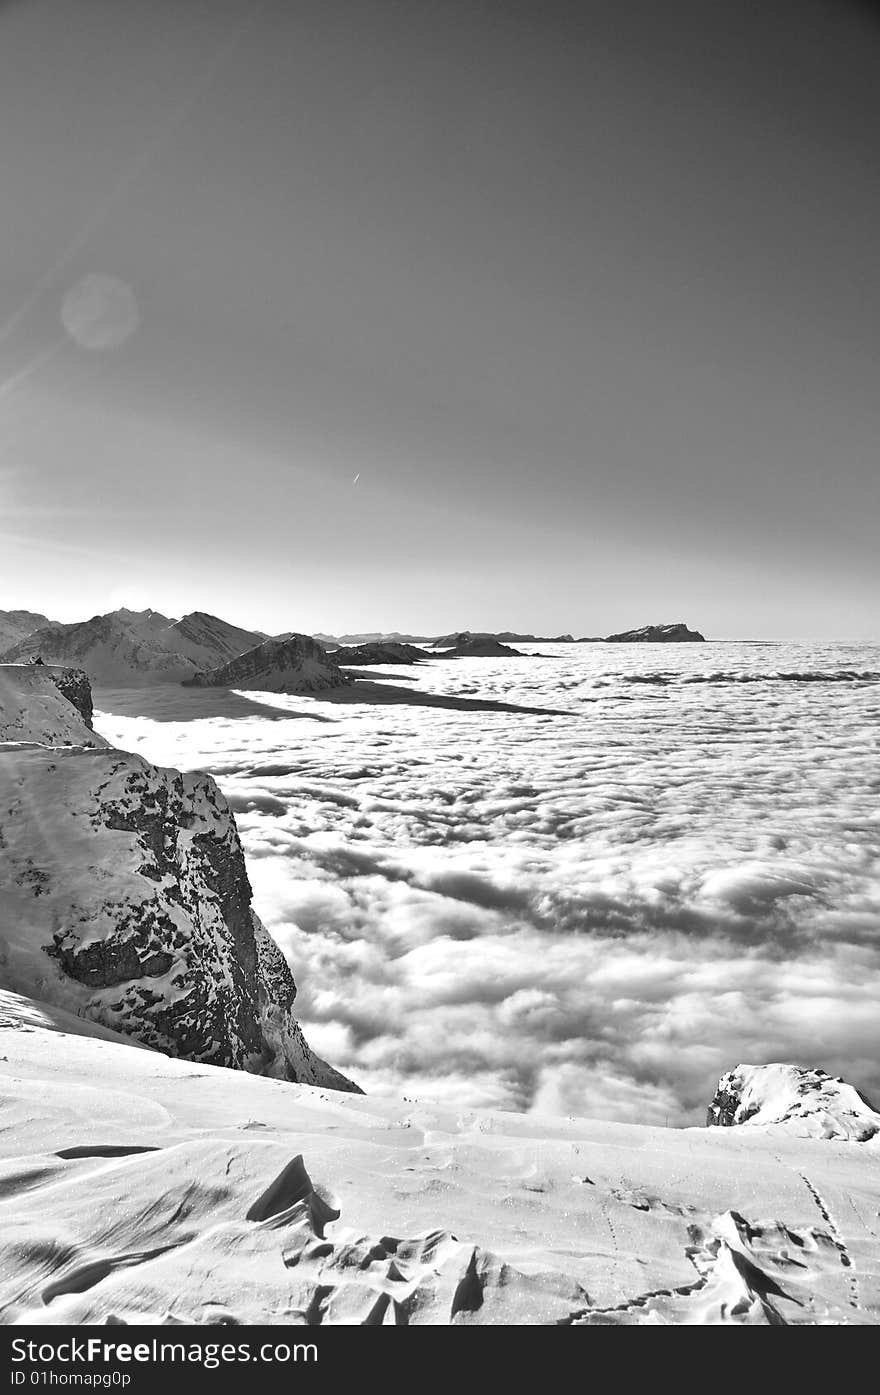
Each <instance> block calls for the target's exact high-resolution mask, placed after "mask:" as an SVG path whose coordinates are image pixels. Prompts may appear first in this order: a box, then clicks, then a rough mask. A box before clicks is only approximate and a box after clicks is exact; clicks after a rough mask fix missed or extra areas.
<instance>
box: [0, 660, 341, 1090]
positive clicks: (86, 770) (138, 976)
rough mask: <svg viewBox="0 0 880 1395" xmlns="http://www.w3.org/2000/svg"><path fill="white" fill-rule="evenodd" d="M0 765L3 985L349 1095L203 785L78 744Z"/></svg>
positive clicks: (23, 754)
mask: <svg viewBox="0 0 880 1395" xmlns="http://www.w3.org/2000/svg"><path fill="white" fill-rule="evenodd" d="M46 681H47V682H48V681H50V680H48V679H47V680H46ZM0 761H2V762H3V770H2V774H3V777H4V790H7V789H8V791H9V794H8V795H7V796H6V797H5V798H4V800H3V807H2V809H0V848H2V850H3V851H2V858H0V970H2V977H3V980H4V981H5V982H6V983H7V985H8V986H10V987H12V988H13V989H15V990H16V991H19V992H23V993H28V994H34V995H36V994H38V995H39V996H40V997H41V998H43V999H44V1000H46V1001H47V1002H50V1003H53V1004H55V1005H56V1006H58V1007H61V1008H64V1009H67V1010H69V1011H73V1012H76V1013H78V1014H79V1015H81V1016H85V1017H88V1018H91V1019H92V1020H93V1021H95V1022H99V1023H101V1024H102V1025H103V1026H105V1027H109V1028H111V1029H112V1030H114V1031H118V1032H122V1033H124V1034H126V1035H128V1036H131V1037H134V1038H136V1039H137V1040H138V1041H140V1042H142V1043H143V1044H144V1045H147V1046H152V1047H154V1048H156V1049H158V1050H160V1051H164V1052H166V1053H167V1054H169V1055H173V1056H183V1057H186V1058H188V1059H190V1060H197V1061H209V1062H211V1063H212V1064H214V1065H221V1066H229V1067H233V1068H236V1069H239V1070H250V1071H257V1072H260V1073H263V1074H270V1075H277V1076H280V1077H282V1078H284V1079H288V1080H301V1081H305V1082H306V1083H309V1084H323V1085H327V1086H329V1087H331V1088H334V1089H346V1090H354V1089H356V1088H357V1087H356V1086H354V1085H352V1084H351V1082H349V1081H347V1080H345V1079H344V1077H342V1076H340V1075H339V1074H338V1073H337V1072H336V1071H334V1070H332V1068H331V1067H329V1066H327V1065H326V1064H325V1062H323V1061H321V1060H320V1059H319V1058H318V1057H316V1056H314V1055H313V1054H312V1052H311V1051H310V1050H309V1048H308V1046H307V1045H306V1043H305V1041H304V1039H303V1036H302V1033H301V1031H300V1029H299V1026H298V1024H297V1023H296V1021H295V1019H294V1017H293V1014H292V1005H293V1001H294V998H295V995H296V987H295V984H294V982H293V978H292V976H291V974H290V970H289V969H288V967H287V964H286V962H285V960H284V957H283V955H282V954H281V952H280V950H279V949H278V947H277V945H275V943H274V941H272V940H271V938H270V937H269V935H268V934H267V932H266V930H265V929H264V927H263V926H262V925H261V923H260V921H259V920H258V918H257V917H256V916H255V914H254V912H253V910H252V908H251V887H250V883H249V881H248V877H247V871H246V868H245V863H244V854H243V851H242V847H241V843H240V841H239V838H238V832H237V829H236V827H235V823H234V820H233V818H232V815H231V813H230V811H229V808H228V805H227V804H226V801H225V799H224V797H223V795H222V794H221V793H220V790H219V789H218V788H217V786H216V784H215V783H214V781H213V780H212V779H211V778H210V777H209V776H207V775H203V774H181V773H180V772H179V771H176V770H170V769H161V768H159V767H157V766H153V765H150V764H149V763H148V762H147V761H145V760H142V759H141V758H140V757H139V756H135V755H130V754H128V753H126V752H122V751H115V750H110V749H104V750H95V749H92V750H89V749H86V748H84V747H78V748H72V749H70V750H51V749H49V748H48V747H45V746H22V747H19V748H18V749H17V750H16V749H15V748H9V749H7V750H6V751H4V752H3V753H2V754H0Z"/></svg>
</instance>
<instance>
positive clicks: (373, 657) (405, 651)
mask: <svg viewBox="0 0 880 1395" xmlns="http://www.w3.org/2000/svg"><path fill="white" fill-rule="evenodd" d="M435 657H436V655H432V654H429V653H428V651H427V649H419V648H418V646H417V645H415V644H401V643H399V642H398V641H397V640H384V641H382V642H381V643H379V642H378V641H377V642H376V643H375V644H344V645H340V646H339V648H338V649H333V650H332V651H331V658H332V659H333V661H334V662H335V663H337V664H350V665H352V666H356V665H359V664H360V665H369V664H415V663H418V662H419V660H420V659H430V658H435Z"/></svg>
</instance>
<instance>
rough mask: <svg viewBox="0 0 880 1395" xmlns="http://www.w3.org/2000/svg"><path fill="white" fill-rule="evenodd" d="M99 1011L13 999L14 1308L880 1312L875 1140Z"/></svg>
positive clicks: (6, 1311) (105, 1312)
mask: <svg viewBox="0 0 880 1395" xmlns="http://www.w3.org/2000/svg"><path fill="white" fill-rule="evenodd" d="M83 1025H84V1024H83V1023H82V1022H81V1021H80V1020H77V1019H70V1020H69V1019H66V1018H65V1016H64V1014H59V1013H57V1012H48V1013H47V1012H46V1011H44V1010H43V1009H42V1007H41V1005H40V1004H39V1003H34V1002H29V1001H26V1000H22V999H21V998H18V997H16V996H15V995H13V994H8V993H2V992H0V1100H2V1104H3V1111H2V1114H0V1151H2V1154H3V1161H2V1163H0V1322H5V1323H40V1324H59V1325H70V1324H74V1325H80V1324H86V1323H107V1322H110V1323H120V1322H147V1323H157V1324H160V1323H168V1324H173V1323H175V1322H177V1323H179V1322H199V1323H210V1324H220V1323H272V1324H287V1325H292V1326H315V1325H318V1324H321V1325H334V1326H335V1325H343V1324H344V1325H352V1324H359V1325H368V1326H373V1325H379V1324H382V1325H392V1324H393V1325H398V1324H400V1325H422V1324H428V1323H430V1324H451V1325H455V1326H459V1325H471V1324H477V1325H482V1324H504V1325H510V1324H523V1323H529V1324H543V1325H566V1326H567V1325H576V1326H616V1325H624V1326H627V1325H634V1324H652V1325H657V1324H670V1323H688V1324H696V1323H710V1324H726V1325H752V1324H760V1325H773V1326H776V1325H783V1324H810V1325H814V1324H833V1325H849V1324H854V1325H863V1324H876V1322H877V1321H878V1313H880V1278H878V1276H880V1222H878V1217H877V1195H876V1175H877V1158H878V1154H877V1151H876V1148H875V1145H874V1144H873V1143H867V1144H864V1145H861V1146H853V1145H852V1144H847V1143H835V1142H825V1141H822V1140H818V1139H812V1138H800V1137H795V1136H792V1135H787V1134H785V1133H782V1134H780V1135H778V1136H773V1137H772V1138H771V1137H770V1136H769V1135H768V1134H767V1132H766V1131H765V1130H761V1129H749V1128H736V1129H704V1128H699V1129H684V1130H676V1129H663V1128H651V1127H642V1126H633V1125H625V1124H613V1123H597V1122H588V1121H585V1120H572V1119H567V1120H566V1119H558V1118H549V1117H546V1116H544V1117H539V1116H532V1117H530V1118H523V1117H522V1116H518V1115H515V1114H493V1113H475V1112H473V1111H470V1110H467V1109H462V1108H459V1107H458V1106H457V1105H455V1104H450V1105H449V1106H448V1107H444V1106H443V1105H437V1104H432V1103H430V1102H428V1101H422V1102H419V1101H415V1100H411V1099H410V1100H406V1101H390V1100H383V1099H376V1098H370V1097H364V1096H357V1095H350V1094H348V1095H344V1094H339V1093H334V1092H329V1091H324V1090H320V1089H315V1088H310V1087H309V1086H305V1085H291V1084H287V1083H284V1082H281V1081H277V1080H269V1079H266V1078H265V1077H260V1076H252V1075H244V1074H242V1073H240V1072H231V1071H228V1070H223V1069H220V1068H218V1067H215V1066H210V1065H202V1064H193V1063H190V1062H186V1061H179V1060H170V1059H169V1058H168V1057H165V1056H162V1055H159V1054H158V1053H156V1052H151V1051H143V1050H135V1049H133V1048H132V1047H131V1046H130V1045H124V1044H122V1043H121V1042H120V1041H119V1040H118V1039H117V1040H115V1041H114V1040H113V1038H112V1035H111V1034H110V1033H108V1032H106V1031H101V1029H96V1035H95V1037H94V1038H90V1037H89V1036H87V1035H84V1034H83ZM72 1030H73V1031H75V1032H76V1035H72V1034H69V1033H70V1032H71V1031H72ZM168 1339H169V1340H173V1339H174V1338H173V1328H172V1330H171V1332H170V1333H169V1338H168Z"/></svg>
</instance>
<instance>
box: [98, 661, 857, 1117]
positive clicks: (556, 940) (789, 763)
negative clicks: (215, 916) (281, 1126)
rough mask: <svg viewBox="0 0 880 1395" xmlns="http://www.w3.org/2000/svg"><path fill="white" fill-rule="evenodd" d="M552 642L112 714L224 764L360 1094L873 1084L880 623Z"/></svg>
mask: <svg viewBox="0 0 880 1395" xmlns="http://www.w3.org/2000/svg"><path fill="white" fill-rule="evenodd" d="M541 655H542V656H541V657H538V658H533V657H529V658H524V659H522V660H515V659H511V658H506V659H504V660H498V661H494V660H491V659H472V660H469V661H468V663H467V664H466V665H464V664H463V663H461V662H457V661H454V660H448V661H446V660H443V659H436V660H432V661H431V663H430V664H426V665H425V666H424V667H419V668H418V669H415V670H414V669H413V668H412V667H404V666H399V667H397V668H393V667H391V668H388V669H387V670H383V671H381V672H380V671H379V670H373V671H372V674H371V676H372V678H374V679H375V680H376V682H375V683H373V684H371V685H370V688H369V689H366V690H363V691H364V694H365V697H368V698H369V700H368V701H366V700H365V701H364V702H363V703H358V702H357V701H356V698H357V691H358V690H357V688H355V690H354V692H353V694H351V698H352V700H351V701H349V702H346V703H345V704H342V703H341V702H338V701H337V702H334V701H329V700H324V699H323V695H320V694H319V695H317V696H316V697H315V698H309V697H306V696H305V695H296V696H290V697H283V696H276V695H273V696H272V698H271V700H270V699H269V698H266V699H265V702H266V703H269V702H270V701H271V704H272V705H271V707H269V706H266V707H264V708H262V709H261V708H260V707H259V706H258V704H257V702H256V701H255V700H254V699H253V697H249V698H248V699H247V700H246V701H245V699H243V698H241V697H236V696H235V695H234V694H233V695H229V698H228V701H227V702H226V705H225V706H224V704H222V703H220V702H219V700H218V702H217V705H216V706H215V707H214V708H212V709H209V710H210V711H211V712H212V713H213V715H212V716H211V717H209V718H208V717H203V718H200V719H199V720H196V721H186V720H185V718H186V716H187V714H188V712H204V711H205V710H206V709H205V708H204V707H201V708H200V707H199V706H198V705H197V704H198V702H204V701H205V695H204V693H201V692H199V691H198V690H193V691H192V692H188V691H187V690H180V691H179V692H178V694H177V695H176V696H175V697H174V699H173V704H172V701H171V696H170V690H168V689H166V690H164V691H161V692H160V691H158V690H157V692H156V694H154V695H150V696H149V701H150V706H149V707H144V706H141V707H140V708H138V707H137V706H136V705H132V704H138V703H139V704H143V703H144V702H145V701H147V698H146V697H145V695H144V694H137V695H136V697H132V696H131V695H129V697H128V699H126V695H125V694H119V695H117V697H116V698H114V697H113V696H112V695H107V696H104V697H102V696H101V694H99V695H98V697H97V700H96V706H97V707H98V709H99V715H98V716H97V717H96V726H97V728H98V730H99V731H100V732H102V733H104V734H105V735H107V736H108V737H110V738H111V739H113V740H115V741H118V743H119V744H120V745H124V746H127V747H130V748H133V749H137V750H140V751H142V752H143V753H144V754H145V755H147V756H148V757H150V758H151V759H158V760H161V761H166V762H168V763H172V764H175V765H183V766H184V767H188V768H192V767H204V768H207V769H210V770H211V771H212V772H213V773H214V774H215V775H216V777H217V779H218V780H219V783H220V785H221V787H222V788H223V790H224V792H225V793H226V795H227V796H228V798H229V799H230V801H231V804H232V807H233V808H234V810H235V812H236V817H237V820H238V822H239V826H240V828H241V831H242V837H243V840H244V844H245V850H246V854H247V859H248V868H249V874H250V876H251V880H252V883H253V886H254V891H255V906H256V909H257V910H258V912H259V914H260V915H261V916H262V917H263V918H264V919H265V921H266V923H267V924H268V925H269V927H270V929H271V930H272V933H273V934H274V935H275V936H276V938H277V939H278V940H279V942H280V943H281V944H282V946H283V947H284V949H285V951H286V953H287V954H288V956H289V959H290V962H291V964H292V965H293V967H294V969H295V972H296V977H297V982H298V984H299V987H300V997H299V1000H298V1005H299V1013H300V1016H301V1019H302V1021H303V1025H304V1027H305V1030H306V1033H307V1035H308V1037H309V1039H310V1040H311V1041H312V1042H313V1043H314V1045H315V1047H316V1049H318V1050H319V1051H320V1052H321V1054H322V1055H324V1056H326V1057H327V1058H329V1059H330V1060H332V1061H334V1063H336V1064H338V1065H339V1066H340V1068H341V1069H343V1070H345V1071H346V1073H347V1074H351V1075H352V1076H353V1077H354V1078H355V1079H356V1080H357V1081H358V1083H359V1084H361V1085H362V1086H363V1087H364V1088H365V1089H367V1090H368V1091H376V1090H379V1089H390V1090H395V1091H399V1090H401V1089H402V1090H405V1092H406V1093H408V1094H409V1093H420V1094H422V1095H423V1096H425V1097H431V1098H434V1099H449V1100H454V1101H455V1102H456V1104H457V1105H459V1104H460V1105H465V1104H466V1105H470V1106H480V1107H486V1106H499V1107H503V1108H512V1109H520V1110H527V1109H541V1110H550V1111H552V1112H561V1113H565V1114H577V1115H587V1116H597V1117H605V1118H617V1119H621V1120H635V1121H645V1122H653V1123H660V1124H662V1123H663V1122H664V1121H665V1120H666V1119H667V1118H668V1119H669V1121H670V1123H682V1122H694V1123H697V1122H699V1123H702V1122H703V1120H704V1118H705V1111H706V1106H707V1102H708V1101H709V1100H710V1099H711V1098H712V1094H713V1092H714V1089H715V1085H716V1082H717V1080H718V1078H719V1076H720V1075H721V1074H722V1073H723V1072H724V1071H725V1070H728V1069H729V1068H730V1064H731V1062H735V1061H742V1060H747V1061H757V1062H763V1061H791V1062H794V1063H796V1064H803V1065H806V1066H813V1065H821V1066H823V1067H824V1068H825V1069H826V1070H827V1071H829V1072H831V1073H834V1074H842V1075H843V1076H844V1077H845V1078H846V1079H848V1080H850V1081H852V1082H853V1084H854V1085H856V1086H857V1087H858V1088H859V1089H861V1090H862V1091H864V1093H865V1094H866V1095H867V1096H868V1097H869V1098H875V1099H876V1098H877V1097H880V1066H878V1062H880V1018H878V1013H877V1001H878V994H880V937H878V927H880V846H878V845H880V821H878V808H880V804H878V794H880V766H878V762H877V729H878V717H880V681H878V680H877V679H876V678H874V677H872V676H871V675H876V674H877V673H880V648H878V647H877V646H873V647H872V646H869V645H852V646H849V645H826V646H816V645H794V644H785V645H782V644H780V645H772V644H733V643H731V644H721V643H712V642H709V643H705V644H694V645H682V646H681V647H678V646H651V645H616V644H615V645H602V644H591V645H583V646H580V645H564V646H563V645H559V646H546V647H544V648H543V649H542V651H541ZM385 674H387V677H388V679H389V680H390V682H391V684H393V685H394V686H395V688H396V691H397V693H398V694H400V692H401V691H402V690H404V689H406V690H409V691H411V692H412V693H414V694H419V693H432V694H437V695H440V696H441V698H442V696H443V695H446V696H447V697H448V698H449V700H450V701H453V700H454V701H455V702H457V703H458V704H459V706H458V707H457V708H454V707H450V708H448V709H447V708H444V707H442V706H431V707H425V706H423V705H418V706H417V705H412V706H411V705H408V704H407V703H406V702H405V701H401V700H397V701H395V702H394V703H391V702H388V703H383V702H382V701H381V700H378V699H377V696H376V693H375V689H376V688H377V687H379V686H380V685H381V680H382V678H383V676H384V675H385ZM803 674H810V675H814V677H813V679H812V681H809V682H804V681H801V680H800V679H799V678H798V677H789V678H786V677H785V675H803ZM851 674H856V675H860V676H859V677H858V678H856V679H852V678H850V677H848V676H846V675H851ZM646 678H647V679H650V680H652V681H650V682H644V681H633V680H644V679H646ZM480 699H489V700H495V701H500V702H504V703H506V704H508V705H510V706H513V707H517V706H519V707H530V708H534V707H536V706H538V707H542V708H549V709H555V710H557V711H561V712H562V713H563V714H564V715H530V714H528V713H524V712H522V711H513V712H510V711H489V712H487V711H481V710H478V709H477V708H476V707H474V708H473V709H471V710H469V709H468V708H467V707H466V705H462V704H466V703H467V701H474V702H476V700H480ZM189 700H192V701H193V702H194V703H195V704H196V705H195V706H193V707H192V708H189V709H187V707H186V706H185V703H186V702H187V701H189ZM127 704H128V705H127ZM236 704H238V706H236ZM109 707H115V708H116V710H117V715H109V714H108V711H107V709H108V708H109ZM102 708H103V709H104V710H103V712H101V710H100V709H102ZM138 710H140V711H146V712H149V711H153V712H155V713H156V714H157V716H158V715H161V716H162V718H163V720H161V721H159V720H151V719H150V718H149V716H147V717H146V718H135V717H132V716H128V717H127V716H125V715H124V713H125V711H128V712H129V713H131V712H136V711H138ZM119 713H122V714H123V715H118V714H119ZM261 713H262V715H261ZM285 713H286V714H287V715H286V716H285ZM169 718H171V719H172V720H168V719H169Z"/></svg>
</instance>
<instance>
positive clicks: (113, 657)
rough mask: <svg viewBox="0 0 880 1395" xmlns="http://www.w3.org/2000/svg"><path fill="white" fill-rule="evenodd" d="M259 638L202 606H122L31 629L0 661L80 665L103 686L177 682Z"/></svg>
mask: <svg viewBox="0 0 880 1395" xmlns="http://www.w3.org/2000/svg"><path fill="white" fill-rule="evenodd" d="M259 641H260V636H259V635H258V634H256V633H253V632H252V631H250V630H242V629H239V627H238V626H236V625H230V624H229V623H228V622H227V621H225V620H220V619H218V618H217V617H216V616H214V615H207V614H205V613H204V612H203V611H194V612H193V613H192V614H191V615H185V616H184V617H183V619H181V620H172V619H170V618H169V617H168V616H167V615H162V614H161V613H160V612H159V611H155V610H142V611H133V610H127V609H125V608H123V609H120V610H114V611H110V612H109V613H108V614H107V615H93V616H92V618H91V619H90V620H82V621H77V622H76V623H74V624H69V625H61V624H57V623H50V624H48V625H46V626H44V627H43V628H42V629H37V630H34V631H33V632H32V633H30V634H28V635H27V636H26V637H25V638H24V639H21V640H19V641H18V642H17V643H15V644H13V645H11V646H10V647H9V649H8V650H7V651H6V652H5V653H3V654H2V655H0V662H5V663H22V662H25V661H26V660H28V659H31V658H35V657H37V656H38V655H39V656H40V657H41V658H42V659H43V660H44V661H45V662H46V663H47V664H61V665H74V666H75V667H77V668H82V669H84V670H85V671H86V672H87V673H88V675H89V678H90V679H91V681H92V683H93V684H95V685H99V686H103V687H116V686H120V687H121V686H131V685H142V684H151V683H178V682H181V681H182V680H183V679H184V678H188V677H191V676H192V674H193V673H195V672H196V671H197V670H198V669H200V668H203V667H206V666H213V665H215V664H219V663H225V662H226V661H227V660H228V659H229V658H231V657H234V655H236V654H239V653H241V652H242V650H244V649H248V648H251V647H252V646H253V645H254V644H257V643H259Z"/></svg>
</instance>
